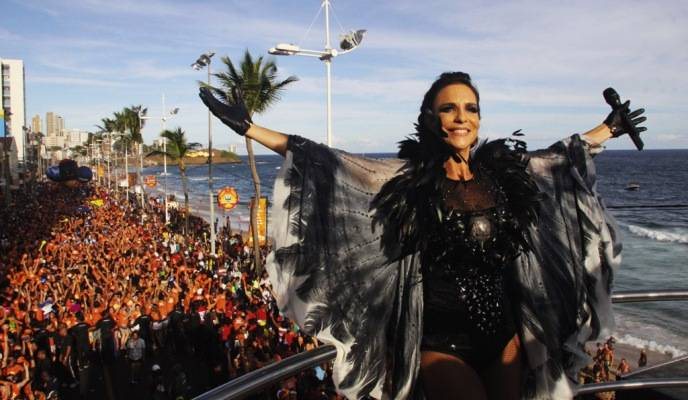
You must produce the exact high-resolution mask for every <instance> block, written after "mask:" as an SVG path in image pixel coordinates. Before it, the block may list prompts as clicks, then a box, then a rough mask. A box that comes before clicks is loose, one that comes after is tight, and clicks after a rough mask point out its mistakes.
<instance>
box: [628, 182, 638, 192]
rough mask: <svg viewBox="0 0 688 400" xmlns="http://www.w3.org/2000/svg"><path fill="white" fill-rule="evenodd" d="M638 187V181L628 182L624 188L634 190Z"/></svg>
mask: <svg viewBox="0 0 688 400" xmlns="http://www.w3.org/2000/svg"><path fill="white" fill-rule="evenodd" d="M638 189H640V184H639V183H638V182H629V183H628V185H626V190H629V191H634V190H638Z"/></svg>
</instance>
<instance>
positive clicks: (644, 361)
mask: <svg viewBox="0 0 688 400" xmlns="http://www.w3.org/2000/svg"><path fill="white" fill-rule="evenodd" d="M646 365H647V352H646V351H645V349H642V350H640V357H639V358H638V368H642V367H644V366H646Z"/></svg>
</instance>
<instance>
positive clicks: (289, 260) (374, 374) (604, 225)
mask: <svg viewBox="0 0 688 400" xmlns="http://www.w3.org/2000/svg"><path fill="white" fill-rule="evenodd" d="M245 89H247V90H248V91H250V90H251V88H245ZM248 95H249V96H250V95H251V93H249V94H248ZM200 97H201V99H202V101H203V102H204V103H205V104H206V106H207V107H208V108H209V109H210V111H211V112H212V113H213V114H214V115H215V116H216V117H218V118H219V119H220V120H221V121H222V122H223V123H224V124H225V125H227V126H228V127H230V128H231V129H232V130H234V131H235V132H236V133H238V134H240V135H242V136H246V137H248V138H251V139H254V140H256V141H258V142H259V143H261V144H263V145H265V146H266V147H268V148H269V149H271V150H273V151H275V152H276V153H278V154H281V155H283V156H286V161H285V165H284V166H283V167H282V168H281V171H283V172H282V175H281V177H280V178H278V179H277V181H276V183H275V186H276V189H275V196H274V197H275V198H274V199H273V203H274V204H275V208H274V209H273V220H276V221H283V222H284V224H285V226H284V227H280V228H277V229H275V230H274V231H277V232H279V234H278V235H277V237H276V238H275V239H276V245H275V246H276V249H275V252H274V254H273V255H272V256H271V258H270V259H269V262H268V265H267V270H268V273H269V276H270V279H271V281H272V283H273V292H274V293H275V295H276V297H278V305H279V306H280V309H281V310H282V311H283V312H286V313H287V315H289V316H290V317H292V318H293V319H295V320H296V321H297V322H298V323H299V325H300V326H301V327H302V328H303V329H304V330H305V331H306V332H307V333H309V334H312V335H315V336H317V337H318V338H320V339H322V340H323V341H326V342H329V343H331V344H334V345H335V346H336V347H337V349H338V352H339V354H338V358H337V361H335V368H336V369H337V370H338V371H339V373H338V374H335V377H336V378H337V382H336V384H337V386H338V390H339V391H340V392H342V393H343V394H345V395H346V396H347V397H349V398H361V397H365V396H368V395H371V396H373V397H378V398H379V397H382V396H383V392H384V394H385V395H386V396H387V397H390V398H410V397H412V396H414V395H415V394H417V393H419V392H420V391H423V392H424V394H425V396H426V397H427V398H429V399H439V398H470V399H487V398H490V399H517V398H522V397H532V398H557V399H559V398H561V399H564V398H571V397H572V396H573V393H572V390H571V388H570V387H569V383H568V382H569V381H568V378H567V377H566V375H565V369H566V367H571V366H576V367H580V366H583V365H584V364H585V361H586V360H585V359H583V358H580V359H578V358H577V356H578V354H580V353H582V351H580V352H578V351H575V348H582V347H583V344H584V342H585V341H586V340H594V339H595V338H596V336H597V335H598V334H599V332H600V331H599V329H598V327H600V326H607V325H608V324H609V321H610V319H611V316H610V313H611V307H610V293H609V291H610V286H609V284H610V282H611V276H612V272H613V269H614V268H616V266H618V264H619V261H620V257H619V252H620V246H619V243H618V242H617V241H616V240H615V238H616V237H618V235H617V234H616V232H615V230H614V229H615V228H614V226H615V225H614V223H613V221H612V220H611V217H609V216H608V215H607V214H606V212H605V209H604V206H603V204H602V203H601V202H600V200H599V196H598V195H597V193H596V191H595V171H594V164H593V162H592V155H593V154H594V153H596V152H598V151H599V150H600V146H601V145H602V144H603V143H604V142H605V141H606V140H607V139H609V138H612V137H617V136H620V135H622V134H625V133H635V132H636V131H643V130H645V128H642V127H640V128H638V127H636V126H637V125H638V124H640V123H642V122H643V121H644V120H645V118H644V117H642V116H641V114H642V113H643V110H642V109H641V110H637V111H631V110H630V108H629V103H628V102H626V103H622V104H618V105H613V106H612V111H611V112H610V114H609V115H608V116H607V117H606V118H605V119H604V122H603V123H601V124H599V125H598V126H596V127H594V128H593V129H591V130H590V131H588V132H586V133H584V134H582V135H573V136H572V137H570V138H567V139H565V140H563V141H560V142H557V143H555V144H554V145H553V146H551V147H550V148H548V149H546V150H542V151H538V152H527V151H526V148H525V143H524V142H522V141H520V140H519V139H517V137H518V136H521V135H522V134H521V133H520V132H518V131H517V132H515V133H514V137H513V138H509V139H503V140H496V141H492V142H481V141H480V139H479V130H480V124H481V117H482V115H481V109H480V98H479V94H478V90H477V88H476V86H475V84H474V83H473V82H472V80H471V78H470V76H469V75H468V74H465V73H463V72H449V73H444V74H442V75H441V76H440V77H439V78H438V79H437V80H436V81H435V82H434V83H433V84H432V85H431V87H430V89H429V90H428V92H427V93H426V94H425V96H424V98H423V101H422V104H421V107H420V113H419V115H418V118H417V122H416V134H415V137H413V138H409V139H406V140H404V141H403V142H401V145H400V151H399V159H400V160H391V161H380V160H370V159H366V158H364V157H358V156H354V155H351V154H348V153H345V152H341V151H337V150H333V149H329V148H327V147H325V146H322V145H317V144H315V143H313V142H311V141H309V140H307V139H304V138H301V137H298V136H289V135H285V134H282V133H279V132H276V131H273V130H270V129H267V128H264V127H260V126H258V125H256V124H254V123H253V122H252V120H251V117H250V115H249V112H248V110H247V109H246V106H245V105H244V103H243V95H242V93H241V92H240V91H239V90H235V91H234V92H233V93H231V95H230V96H227V98H226V99H224V100H225V101H226V102H225V101H220V100H218V99H217V98H215V97H214V95H213V93H212V92H211V90H210V89H208V88H201V89H200ZM561 171H568V172H567V173H562V172H561ZM562 203H563V204H565V205H566V207H563V208H562V207H561V204H562ZM581 215H586V217H585V218H582V219H581ZM567 227H577V228H571V229H574V230H573V231H570V230H569V228H567ZM571 237H577V238H585V240H583V241H582V242H580V243H578V242H576V243H572V242H571V241H570V240H571ZM586 282H595V283H596V285H597V286H596V287H592V286H594V285H587V284H586ZM589 290H592V292H589ZM353 343H355V346H352V344H353ZM526 354H527V355H528V357H526ZM574 369H577V368H569V371H568V372H569V374H575V371H573V370H574ZM417 378H420V379H417ZM416 382H418V384H416ZM492 382H500V384H499V385H495V384H492ZM524 383H527V385H525V386H524Z"/></svg>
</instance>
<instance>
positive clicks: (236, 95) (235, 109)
mask: <svg viewBox="0 0 688 400" xmlns="http://www.w3.org/2000/svg"><path fill="white" fill-rule="evenodd" d="M198 95H199V97H200V98H201V100H203V103H204V104H205V105H206V107H208V109H209V110H210V112H212V113H213V115H215V116H216V117H217V118H218V119H219V120H220V121H222V123H223V124H225V125H227V126H228V127H230V128H231V129H232V130H233V131H234V132H236V133H237V134H239V135H241V136H248V137H249V138H251V139H253V140H255V141H257V142H258V143H260V144H262V145H263V146H265V147H267V148H268V149H270V150H272V151H274V152H275V153H277V154H280V155H282V156H284V155H285V154H286V152H287V141H288V139H289V137H288V136H287V135H285V134H284V133H280V132H277V131H273V130H271V129H267V128H263V127H262V126H258V125H255V124H254V123H253V121H251V115H250V114H249V113H248V110H247V109H246V105H245V104H244V100H243V97H242V95H241V92H239V91H238V90H233V91H232V103H233V104H227V103H224V102H222V101H220V100H218V99H217V98H216V97H215V96H214V95H213V94H212V92H211V91H210V89H208V88H206V87H202V88H201V89H200V92H199V94H198Z"/></svg>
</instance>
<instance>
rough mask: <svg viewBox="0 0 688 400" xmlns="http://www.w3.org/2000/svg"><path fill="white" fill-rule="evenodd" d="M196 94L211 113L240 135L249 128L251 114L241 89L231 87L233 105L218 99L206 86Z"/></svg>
mask: <svg viewBox="0 0 688 400" xmlns="http://www.w3.org/2000/svg"><path fill="white" fill-rule="evenodd" d="M198 96H199V97H200V98H201V100H203V104H205V105H206V107H208V109H209V110H210V112H211V113H213V115H215V116H216V117H217V118H218V119H219V120H220V121H222V123H223V124H225V125H227V126H228V127H230V128H232V130H233V131H234V132H236V133H238V134H239V135H241V136H244V135H245V134H246V131H247V130H248V128H250V126H251V123H252V122H253V121H251V116H250V115H249V114H248V110H247V109H246V104H244V98H243V96H242V93H241V89H238V88H233V89H232V103H234V104H233V105H229V104H225V103H223V102H221V101H220V100H218V99H217V98H216V97H215V96H214V95H213V94H212V92H211V91H210V89H209V88H207V87H202V88H201V89H200V91H199V93H198Z"/></svg>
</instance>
